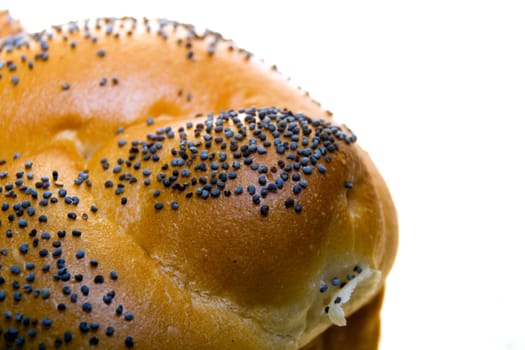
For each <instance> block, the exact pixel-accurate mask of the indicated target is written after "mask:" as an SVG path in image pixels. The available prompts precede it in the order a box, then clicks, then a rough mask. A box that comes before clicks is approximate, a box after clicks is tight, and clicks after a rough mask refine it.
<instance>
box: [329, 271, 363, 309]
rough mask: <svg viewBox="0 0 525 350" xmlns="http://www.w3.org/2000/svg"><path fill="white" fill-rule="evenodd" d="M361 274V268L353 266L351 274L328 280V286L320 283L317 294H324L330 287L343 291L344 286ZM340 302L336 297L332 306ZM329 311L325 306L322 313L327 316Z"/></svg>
mask: <svg viewBox="0 0 525 350" xmlns="http://www.w3.org/2000/svg"><path fill="white" fill-rule="evenodd" d="M361 272H363V268H362V267H361V266H360V265H355V266H354V268H353V269H352V272H350V273H348V274H347V275H346V276H344V277H343V278H339V277H333V278H332V279H331V280H330V283H329V284H327V283H325V282H322V283H321V286H320V287H319V292H320V293H326V292H327V291H328V289H329V288H331V287H333V288H336V289H343V287H344V286H346V284H347V283H348V282H350V281H351V280H353V279H354V278H356V276H357V275H359V274H360V273H361ZM340 302H341V298H340V297H336V298H335V299H334V304H339V303H340ZM329 311H330V306H325V308H324V312H325V313H326V314H327V313H328V312H329Z"/></svg>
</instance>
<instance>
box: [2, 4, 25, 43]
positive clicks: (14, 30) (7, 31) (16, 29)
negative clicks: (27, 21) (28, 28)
mask: <svg viewBox="0 0 525 350" xmlns="http://www.w3.org/2000/svg"><path fill="white" fill-rule="evenodd" d="M21 31H22V28H21V27H20V22H19V21H17V20H15V19H13V18H12V17H11V16H10V15H9V11H6V10H0V39H1V38H3V37H6V36H10V35H15V34H18V33H20V32H21Z"/></svg>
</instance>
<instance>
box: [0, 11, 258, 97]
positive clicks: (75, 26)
mask: <svg viewBox="0 0 525 350" xmlns="http://www.w3.org/2000/svg"><path fill="white" fill-rule="evenodd" d="M138 27H141V29H143V30H144V31H146V32H147V33H149V34H151V35H155V36H156V37H158V38H159V39H160V40H162V41H168V40H175V41H176V43H177V45H179V46H181V47H183V48H184V49H185V50H186V51H185V57H186V59H188V60H189V61H196V60H197V56H196V52H195V51H194V50H193V41H194V40H206V43H207V45H208V46H207V48H206V54H205V55H207V56H213V55H214V54H215V51H216V49H217V45H218V44H219V43H220V42H226V43H227V45H228V49H229V50H230V51H234V50H237V51H239V52H240V53H242V54H244V55H245V57H246V59H250V58H251V57H252V54H251V53H250V52H248V51H246V50H244V49H241V48H237V47H235V46H234V44H233V43H232V42H231V41H226V40H225V39H224V38H223V37H222V35H221V34H219V33H217V32H213V31H210V30H208V29H207V30H205V31H204V32H203V33H199V32H197V31H196V30H195V28H194V27H193V26H192V25H189V24H183V23H179V22H177V21H169V20H167V19H160V20H149V19H146V18H144V19H143V20H142V21H140V20H137V19H135V18H122V19H118V18H98V19H95V20H93V21H90V20H86V21H83V22H82V23H80V22H69V23H67V24H65V25H60V26H53V27H52V28H51V29H50V30H46V31H42V32H39V33H34V34H27V33H20V34H17V35H14V36H10V37H6V38H3V39H0V54H2V53H4V54H10V53H14V52H16V51H20V52H21V55H20V56H19V57H17V58H16V59H15V58H14V57H13V58H12V59H8V60H6V61H3V60H2V59H1V58H0V84H1V83H2V82H8V83H10V84H11V85H12V86H13V87H16V86H17V85H19V84H20V83H21V81H20V77H19V75H18V74H17V72H18V71H19V70H20V69H21V68H26V69H27V71H32V70H34V69H38V68H39V67H40V66H42V65H43V64H45V62H47V61H49V60H50V59H52V57H51V55H52V45H57V44H61V45H66V46H68V47H69V48H70V50H72V51H74V50H76V49H77V48H78V47H79V45H82V44H83V42H89V43H90V45H97V44H98V42H99V40H98V39H99V37H103V36H104V37H112V38H114V39H119V38H121V37H132V36H133V34H134V33H135V32H137V30H138ZM179 28H183V30H184V31H183V33H184V35H181V32H179V31H178V29H179ZM60 39H61V40H60ZM26 50H31V52H33V53H31V54H29V55H28V54H25V53H24V51H26ZM110 54H111V53H110V52H108V51H107V50H106V49H105V48H100V47H99V48H96V49H95V51H94V58H96V59H104V58H105V57H107V56H108V55H110ZM6 57H8V56H7V55H6ZM5 71H6V73H8V76H6V77H4V74H3V73H4V72H5ZM97 81H98V84H99V86H101V87H103V86H107V85H111V86H115V85H118V84H119V78H118V77H115V76H113V77H98V78H97ZM57 87H58V88H59V89H61V90H62V91H67V90H70V89H72V88H74V86H73V85H72V84H71V83H70V82H67V81H61V82H57ZM179 95H182V90H180V93H179ZM191 98H192V96H191V94H189V93H188V94H186V99H187V100H188V101H190V100H191Z"/></svg>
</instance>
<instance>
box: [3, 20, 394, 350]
mask: <svg viewBox="0 0 525 350" xmlns="http://www.w3.org/2000/svg"><path fill="white" fill-rule="evenodd" d="M0 77H1V78H0V104H1V112H0V125H2V127H3V130H2V136H1V143H0V197H1V198H0V205H1V211H0V310H2V311H3V313H2V314H1V315H0V333H1V334H0V336H1V337H2V338H1V339H0V344H1V345H0V347H2V348H27V349H36V348H38V349H50V348H55V347H59V346H64V347H65V348H71V349H88V348H92V347H96V346H98V347H99V348H104V349H124V348H139V349H298V348H304V349H307V348H310V349H332V348H333V349H335V348H338V349H340V348H341V346H342V344H345V346H346V348H348V349H374V348H376V347H377V339H378V334H379V333H378V331H379V330H378V324H379V323H378V322H379V321H378V315H379V310H380V306H381V298H382V295H383V288H384V283H385V278H386V276H387V274H388V272H389V271H390V269H391V267H392V264H393V261H394V257H395V253H396V249H397V221H396V213H395V208H394V205H393V203H392V200H391V197H390V194H389V192H388V189H387V187H386V185H385V183H384V181H383V179H382V177H381V175H380V174H379V172H378V171H377V169H376V168H375V166H374V164H373V163H372V161H371V160H370V158H369V157H368V155H367V154H366V153H365V152H364V151H363V150H362V149H361V148H360V147H359V146H358V145H357V144H356V137H355V135H354V134H353V132H352V131H350V130H349V129H348V128H346V127H345V126H341V125H338V124H337V123H335V122H334V121H333V120H331V118H330V113H328V112H326V111H324V110H323V109H321V107H320V106H319V104H318V103H317V102H315V101H313V100H312V99H311V98H309V96H308V94H306V93H304V92H303V91H300V90H298V89H295V88H292V87H290V84H289V82H288V81H286V80H285V79H283V78H282V77H281V75H280V74H279V73H278V72H277V70H276V69H275V67H268V66H267V65H265V64H263V63H262V62H259V61H257V60H254V59H253V58H252V57H251V54H250V53H249V52H247V51H245V50H242V49H239V48H237V47H236V46H235V45H234V44H233V43H232V42H231V41H229V40H225V39H224V38H222V37H221V35H219V34H218V33H215V32H211V31H206V32H204V33H198V32H197V31H196V30H195V29H194V28H193V27H192V26H190V25H185V24H180V23H177V22H173V21H167V20H155V21H151V20H135V19H132V18H124V19H97V20H93V21H85V22H72V23H68V24H66V25H62V26H55V27H52V29H50V30H48V31H44V32H41V33H37V34H33V35H19V36H16V37H9V38H5V39H4V40H2V41H1V44H0ZM346 323H348V324H349V326H348V327H343V328H333V327H332V326H333V325H335V326H344V325H345V324H346Z"/></svg>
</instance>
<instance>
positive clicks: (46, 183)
mask: <svg viewBox="0 0 525 350" xmlns="http://www.w3.org/2000/svg"><path fill="white" fill-rule="evenodd" d="M19 157H20V156H19V155H18V154H15V156H14V157H13V158H15V159H17V158H19ZM5 164H7V161H5V160H1V161H0V234H2V235H3V236H2V237H0V239H1V241H0V242H2V243H1V244H0V310H2V314H0V324H1V325H2V326H0V337H1V338H0V348H11V347H16V348H21V347H23V346H24V345H27V346H29V347H32V348H34V347H36V348H38V349H46V348H47V349H49V348H56V347H59V346H61V345H62V344H67V343H70V342H71V341H73V338H74V336H75V335H74V334H78V333H76V332H75V331H76V330H75V329H74V327H75V325H71V327H72V328H71V329H63V330H60V329H56V326H55V325H54V323H53V321H54V320H53V315H52V314H50V315H48V316H45V317H42V318H37V317H34V316H32V315H31V314H28V313H26V312H24V309H25V308H26V307H27V306H28V305H30V308H35V303H39V302H44V303H45V301H46V300H48V299H50V298H53V300H54V301H55V302H57V304H56V310H57V312H59V313H64V312H68V310H71V309H73V308H78V309H80V310H82V312H83V313H84V314H85V316H86V318H91V317H90V315H91V314H92V311H93V310H94V309H95V308H104V309H105V310H106V312H107V313H110V314H111V313H113V314H115V315H117V316H122V317H121V318H119V321H115V320H114V321H112V322H113V323H115V324H113V325H112V324H107V325H106V326H105V327H106V332H105V335H100V334H99V333H97V329H98V328H101V327H102V326H103V325H104V324H105V322H106V321H104V323H103V322H100V323H99V322H96V321H90V322H89V323H88V322H86V321H83V320H80V321H79V322H78V324H77V325H76V327H77V328H78V330H80V332H81V333H85V334H86V342H88V343H89V344H91V345H97V344H101V345H102V346H103V344H104V342H103V338H104V337H112V336H113V335H114V333H116V332H117V331H118V327H117V326H118V323H119V322H130V321H132V320H133V318H134V316H133V313H132V312H131V311H126V310H125V309H124V306H123V305H120V304H117V303H116V302H114V299H115V298H116V297H117V294H116V292H115V291H114V287H115V283H117V282H118V279H119V276H118V273H117V271H115V270H110V272H109V273H108V274H107V276H105V275H104V273H103V272H99V273H97V272H98V271H97V270H98V269H99V263H98V261H97V260H96V259H95V258H93V257H91V258H89V259H88V256H87V253H86V251H85V250H83V249H78V250H77V251H76V253H75V255H74V256H75V259H76V260H77V261H76V262H73V263H72V264H71V261H69V264H68V261H67V260H66V258H65V256H66V255H69V254H65V252H66V251H67V250H68V249H71V246H72V245H77V246H78V245H80V246H81V245H82V235H83V234H89V233H88V232H87V233H84V232H83V231H82V230H79V229H75V228H73V229H63V230H58V231H56V232H51V231H49V230H46V228H45V227H46V226H47V225H48V222H49V220H50V219H49V218H48V216H47V215H46V213H48V212H49V211H50V210H53V208H54V207H56V206H67V207H71V209H69V210H67V211H66V212H67V214H66V215H64V217H63V220H62V222H63V223H64V224H65V226H67V227H71V224H70V223H68V222H67V221H69V220H76V218H77V214H76V211H77V209H76V208H77V206H78V204H79V203H80V198H79V197H77V196H75V195H74V194H70V192H73V191H74V188H73V189H68V188H67V187H65V185H64V183H63V181H61V178H60V173H59V171H58V170H55V171H53V172H52V174H50V175H51V176H39V175H36V174H34V173H33V172H32V165H33V163H32V162H31V161H30V160H28V161H26V162H25V164H24V166H23V167H22V168H21V169H18V171H15V172H11V171H9V172H8V171H6V170H4V169H2V167H3V166H4V165H5ZM79 178H83V180H82V182H81V183H87V175H82V174H80V175H79ZM77 180H78V179H77ZM77 180H75V181H74V182H73V183H72V184H71V186H78V185H79V182H78V181H77ZM57 209H58V208H57ZM58 210H63V207H61V208H60V209H58ZM91 211H92V212H93V213H95V212H96V211H97V210H96V206H92V207H91ZM81 217H82V219H84V220H87V219H88V215H87V213H82V215H81ZM14 237H16V238H18V240H17V241H18V242H19V241H20V238H22V237H25V239H23V238H22V243H19V244H17V245H16V246H15V244H14V243H13V239H14ZM79 264H80V265H79ZM87 269H89V270H90V271H89V273H88V275H89V276H91V275H92V276H94V277H92V278H90V280H87V277H86V276H85V275H86V274H83V273H82V272H83V271H85V270H87ZM46 275H47V276H48V277H45V276H46ZM50 277H52V279H50ZM50 280H51V281H52V282H46V281H50ZM46 283H49V285H46ZM93 288H97V290H100V288H104V289H106V291H105V293H104V296H103V297H102V298H101V300H95V299H93V298H94V297H90V295H91V294H90V289H93ZM9 298H10V299H11V300H12V302H10V303H9V304H10V305H11V308H9V307H6V306H2V305H3V304H6V303H7V302H8V300H9ZM46 305H48V306H47V307H49V304H46ZM48 333H51V334H52V335H51V337H52V338H54V341H53V342H52V343H49V344H46V343H45V342H42V341H41V340H39V336H40V335H41V337H40V338H43V337H45V338H47V339H49V338H50V336H48V335H47V334H48ZM119 336H120V337H122V339H123V340H122V342H123V344H124V345H125V346H127V347H131V346H133V344H134V342H133V338H132V337H131V336H129V335H125V334H120V335H119Z"/></svg>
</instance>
